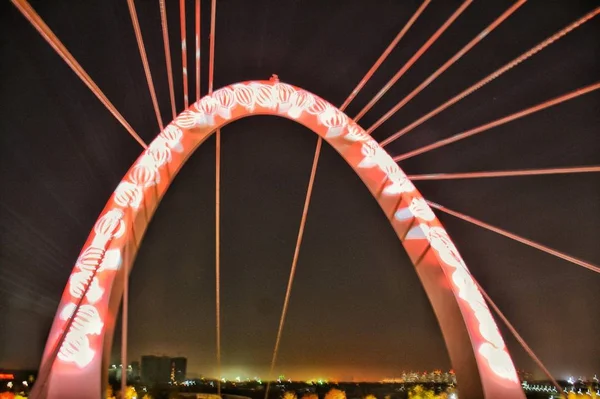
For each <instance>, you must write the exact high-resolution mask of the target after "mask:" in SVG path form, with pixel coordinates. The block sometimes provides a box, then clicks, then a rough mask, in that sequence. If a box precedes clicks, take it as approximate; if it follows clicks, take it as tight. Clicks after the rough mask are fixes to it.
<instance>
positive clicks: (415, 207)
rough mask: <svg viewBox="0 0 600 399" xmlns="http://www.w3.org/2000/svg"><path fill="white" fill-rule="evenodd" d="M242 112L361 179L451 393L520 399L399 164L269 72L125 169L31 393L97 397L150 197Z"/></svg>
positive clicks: (171, 132)
mask: <svg viewBox="0 0 600 399" xmlns="http://www.w3.org/2000/svg"><path fill="white" fill-rule="evenodd" d="M252 115H274V116H282V117H285V118H288V119H292V120H294V121H296V122H298V123H300V124H302V125H304V126H306V127H307V128H309V129H310V130H312V131H314V132H315V133H317V134H318V135H319V136H321V137H322V138H323V139H324V140H325V141H327V142H328V143H329V144H330V145H331V146H332V147H333V148H335V150H337V152H338V153H340V155H341V156H342V157H343V158H344V159H345V160H346V161H347V162H348V164H349V165H350V166H351V167H352V168H353V169H354V171H355V172H356V173H357V174H358V176H360V178H361V179H362V180H363V182H364V183H365V185H366V186H367V188H368V189H369V190H370V191H371V193H372V194H373V196H374V198H375V199H376V200H377V202H378V203H379V205H380V206H381V208H382V209H383V211H384V212H385V214H386V215H387V217H388V219H389V220H390V223H391V224H392V226H393V228H394V230H395V231H396V233H397V235H398V238H399V239H400V241H401V242H402V244H403V246H404V248H405V249H406V252H407V253H408V255H409V258H410V259H411V261H412V263H413V264H414V266H415V269H416V271H417V274H418V276H419V278H420V280H421V282H422V284H423V287H424V288H425V291H426V292H427V295H428V297H429V299H430V301H431V304H432V305H433V309H434V311H435V314H436V316H437V318H438V322H439V324H440V327H441V331H442V334H443V336H444V339H445V341H446V346H447V348H448V352H449V355H450V359H451V361H452V364H453V367H454V369H455V370H456V375H457V378H458V381H459V384H460V390H461V397H463V398H481V397H487V398H524V396H523V392H522V390H521V386H520V384H519V380H518V378H517V374H516V371H515V368H514V365H513V363H512V360H511V358H510V355H509V354H508V351H507V349H506V346H505V343H504V341H503V339H502V337H501V335H500V332H499V331H498V327H497V326H496V324H495V322H494V319H493V318H492V316H491V314H490V311H489V309H488V307H487V305H486V303H485V301H484V299H483V297H482V296H481V293H480V292H479V290H478V289H477V286H476V284H475V283H474V281H473V279H472V278H471V275H470V273H469V271H468V269H467V267H466V265H465V263H464V262H463V260H462V258H461V256H460V255H459V253H458V251H457V249H456V247H455V246H454V244H453V242H452V241H451V240H450V238H449V237H448V234H447V233H446V231H445V230H444V228H443V227H442V225H441V224H440V222H439V221H438V219H437V218H436V216H435V215H434V213H433V211H432V210H431V208H430V207H429V206H428V205H427V204H426V202H425V200H424V199H423V197H422V196H421V194H420V193H419V192H418V191H417V190H416V189H415V187H414V186H413V184H412V183H411V182H410V181H409V180H408V178H407V177H406V175H405V174H404V172H403V171H402V170H401V169H400V167H399V166H398V165H397V164H396V163H395V162H394V161H393V160H392V158H391V157H390V156H389V155H388V154H387V152H386V151H384V150H383V149H382V148H381V147H380V146H379V144H378V143H377V142H376V141H375V140H373V139H372V138H371V137H370V136H368V135H367V134H366V133H365V132H364V130H363V129H362V128H361V127H360V126H358V125H357V124H355V123H354V122H353V121H352V120H351V119H349V118H348V117H347V116H346V115H345V114H344V113H342V112H341V111H340V110H338V109H337V108H336V107H334V106H333V105H331V104H329V103H328V102H326V101H324V100H323V99H321V98H319V97H317V96H315V95H313V94H311V93H309V92H307V91H305V90H302V89H300V88H297V87H294V86H291V85H289V84H286V83H281V82H279V81H276V80H274V81H253V82H245V83H239V84H234V85H231V86H228V87H224V88H222V89H220V90H217V91H215V92H214V93H213V95H212V96H206V97H204V98H202V99H201V100H199V101H198V102H197V103H195V104H194V105H192V106H191V107H190V108H189V109H188V110H186V111H184V112H183V113H181V114H180V115H179V116H178V117H177V118H176V119H175V120H174V121H173V122H172V123H171V124H170V125H169V126H167V127H166V128H165V130H164V131H162V132H161V133H160V134H159V135H158V136H157V137H156V138H155V139H154V141H153V142H152V143H151V144H150V146H149V147H148V149H147V150H145V151H144V152H143V153H142V155H141V156H140V157H139V158H138V159H137V160H136V162H135V163H134V164H133V166H132V167H131V169H129V171H128V172H127V174H126V175H125V177H124V178H123V180H122V181H121V183H120V184H119V186H118V187H117V188H116V190H115V191H114V193H113V194H112V196H111V197H110V199H109V201H108V203H107V204H106V207H105V208H104V210H103V211H102V213H101V214H100V217H99V218H98V221H97V222H96V224H95V226H94V229H93V230H92V232H91V233H90V236H89V237H88V239H87V241H86V243H85V246H84V248H83V250H82V252H81V255H80V256H79V258H78V260H77V262H76V264H75V267H74V269H73V272H72V273H71V276H70V278H69V282H68V284H67V287H66V289H65V291H64V293H63V296H62V299H61V302H60V305H59V308H58V312H57V315H56V317H55V320H54V324H53V326H52V330H51V332H50V336H49V337H48V342H47V344H46V349H45V351H44V357H43V359H42V367H44V366H45V365H46V364H47V362H48V361H49V360H50V359H52V358H53V354H54V353H56V354H57V356H56V361H55V362H54V364H52V365H51V372H50V376H49V378H48V381H47V384H46V385H45V389H44V392H43V393H42V395H41V396H42V397H48V398H61V399H64V398H77V399H80V398H94V397H101V392H103V385H104V381H105V378H106V373H107V369H108V360H109V356H110V351H111V346H112V337H113V333H114V325H115V318H116V315H117V313H118V307H119V303H120V300H121V296H122V292H123V284H122V281H123V279H122V272H123V270H129V271H130V270H131V266H132V265H133V261H134V259H135V256H136V253H137V249H138V248H139V244H140V242H141V240H142V238H143V236H144V233H145V231H146V228H147V226H148V223H149V221H150V219H151V218H152V216H153V215H154V212H155V211H156V208H157V207H158V204H159V202H160V200H161V199H162V197H163V195H164V194H165V192H166V191H167V188H168V187H169V185H170V183H171V182H172V181H173V179H174V178H175V176H176V174H177V173H178V172H179V170H180V169H181V167H182V166H183V164H184V163H185V161H186V160H187V159H188V157H189V156H190V155H191V154H192V153H193V152H194V151H195V150H196V148H198V146H199V145H200V144H202V143H203V142H204V141H205V140H206V139H207V138H208V137H209V136H210V135H211V134H212V133H213V132H214V131H215V130H216V129H218V128H221V127H223V126H225V125H226V124H228V123H230V122H232V121H235V120H237V119H240V118H243V117H247V116H252ZM78 305H79V308H78V310H77V312H75V310H76V309H77V307H78ZM74 312H75V314H74ZM69 323H70V324H69ZM67 327H68V332H67V334H66V337H65V340H64V342H63V343H62V345H61V346H60V347H58V346H57V345H58V343H59V342H60V337H61V336H62V334H63V331H64V330H65V328H67Z"/></svg>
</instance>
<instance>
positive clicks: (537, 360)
mask: <svg viewBox="0 0 600 399" xmlns="http://www.w3.org/2000/svg"><path fill="white" fill-rule="evenodd" d="M468 273H469V274H470V275H471V278H472V279H473V282H474V283H475V285H476V286H477V288H478V289H479V291H480V292H481V294H482V295H483V297H484V298H485V300H486V301H487V303H488V304H489V305H490V307H491V308H492V309H494V312H496V314H497V315H498V317H499V318H500V319H501V320H502V321H503V322H504V324H505V325H506V327H507V328H508V330H509V331H510V332H511V333H512V335H513V336H514V337H515V339H516V340H517V342H518V343H519V344H521V346H522V347H523V349H524V350H525V352H527V354H528V355H529V357H530V358H531V359H532V360H533V361H534V362H535V363H536V364H537V365H538V367H539V368H540V369H541V370H542V372H543V373H544V374H546V377H548V380H550V381H551V382H552V385H554V386H555V387H556V389H557V390H558V392H559V393H560V394H561V395H564V392H563V389H562V387H561V386H560V384H559V383H558V382H556V380H555V379H554V377H553V376H552V374H550V371H548V369H547V368H546V366H544V363H542V361H541V360H540V358H539V357H537V356H536V354H535V352H533V349H531V347H530V346H529V345H527V342H525V340H524V339H523V337H522V336H521V334H519V332H518V331H517V329H516V328H515V327H514V326H513V325H512V324H511V322H510V321H508V318H506V316H505V315H504V313H502V311H501V310H500V309H499V308H498V306H497V305H496V304H495V303H494V301H492V298H490V296H489V295H488V294H487V292H485V290H484V289H483V288H482V287H481V285H480V284H479V282H478V281H477V280H476V279H475V277H474V276H473V274H471V272H468Z"/></svg>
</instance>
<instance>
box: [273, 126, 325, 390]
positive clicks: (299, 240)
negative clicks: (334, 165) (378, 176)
mask: <svg viewBox="0 0 600 399" xmlns="http://www.w3.org/2000/svg"><path fill="white" fill-rule="evenodd" d="M322 144H323V139H321V137H319V140H317V147H316V148H315V155H314V158H313V164H312V168H311V171H310V179H309V181H308V188H307V189H306V197H305V198H304V209H303V210H302V218H301V219H300V227H299V228H298V237H297V238H296V248H295V249H294V257H293V258H292V267H291V270H290V277H289V279H288V285H287V288H286V290H285V299H284V300H283V309H282V311H281V318H280V319H279V328H278V329H277V338H276V340H275V348H274V349H273V357H272V359H271V367H270V369H269V376H268V377H269V381H268V382H267V388H266V389H265V399H268V398H269V387H270V384H271V377H272V376H273V370H274V369H275V362H276V361H277V353H278V351H279V343H280V342H281V335H282V333H283V326H284V324H285V317H286V315H287V310H288V305H289V302H290V296H291V294H292V286H293V285H294V276H295V275H296V266H297V265H298V258H299V257H300V246H301V245H302V238H303V237H304V226H305V225H306V218H307V215H308V208H309V207H310V200H311V197H312V191H313V187H314V184H315V177H316V175H317V166H318V164H319V156H320V155H321V146H322Z"/></svg>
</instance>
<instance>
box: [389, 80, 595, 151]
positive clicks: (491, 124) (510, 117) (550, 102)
mask: <svg viewBox="0 0 600 399" xmlns="http://www.w3.org/2000/svg"><path fill="white" fill-rule="evenodd" d="M598 89H600V82H598V83H594V84H591V85H589V86H585V87H582V88H580V89H577V90H574V91H572V92H570V93H567V94H563V95H562V96H560V97H556V98H553V99H552V100H548V101H544V102H543V103H541V104H538V105H535V106H533V107H530V108H526V109H524V110H521V111H519V112H515V113H514V114H510V115H508V116H505V117H503V118H500V119H496V120H495V121H492V122H488V123H486V124H483V125H481V126H478V127H476V128H473V129H470V130H467V131H464V132H462V133H458V134H455V135H454V136H450V137H448V138H446V139H443V140H439V141H436V142H435V143H432V144H429V145H426V146H424V147H421V148H417V149H416V150H413V151H410V152H407V153H405V154H402V155H398V156H395V157H394V158H393V159H394V161H403V160H405V159H408V158H412V157H414V156H417V155H419V154H423V153H425V152H428V151H431V150H435V149H436V148H440V147H443V146H446V145H448V144H451V143H454V142H457V141H459V140H463V139H466V138H467V137H471V136H474V135H476V134H479V133H481V132H484V131H486V130H489V129H491V128H494V127H497V126H501V125H504V124H505V123H508V122H512V121H514V120H516V119H519V118H522V117H524V116H527V115H530V114H533V113H535V112H538V111H541V110H543V109H546V108H549V107H552V106H554V105H558V104H560V103H562V102H565V101H568V100H572V99H574V98H576V97H579V96H581V95H583V94H586V93H589V92H591V91H594V90H598Z"/></svg>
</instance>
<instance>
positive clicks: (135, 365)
mask: <svg viewBox="0 0 600 399" xmlns="http://www.w3.org/2000/svg"><path fill="white" fill-rule="evenodd" d="M140 373H141V369H140V362H138V361H137V360H136V361H133V362H131V378H132V379H133V380H137V379H139V378H140Z"/></svg>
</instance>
